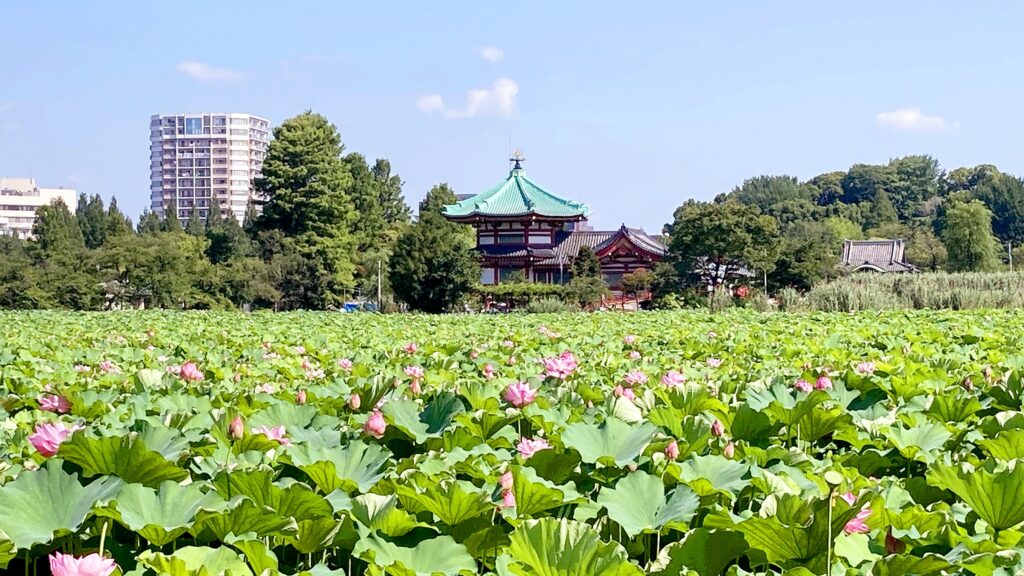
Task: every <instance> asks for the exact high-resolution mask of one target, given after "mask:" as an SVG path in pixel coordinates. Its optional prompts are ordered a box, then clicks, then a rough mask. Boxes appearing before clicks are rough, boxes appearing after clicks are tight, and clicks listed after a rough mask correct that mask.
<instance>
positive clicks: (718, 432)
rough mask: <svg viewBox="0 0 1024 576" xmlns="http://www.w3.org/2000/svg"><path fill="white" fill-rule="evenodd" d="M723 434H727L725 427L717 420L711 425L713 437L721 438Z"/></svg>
mask: <svg viewBox="0 0 1024 576" xmlns="http://www.w3.org/2000/svg"><path fill="white" fill-rule="evenodd" d="M722 434H725V426H724V425H723V424H722V421H721V420H715V421H714V422H712V423H711V435H712V436H714V437H715V438H721V437H722Z"/></svg>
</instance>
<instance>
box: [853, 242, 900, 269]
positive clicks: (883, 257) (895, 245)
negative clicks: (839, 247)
mask: <svg viewBox="0 0 1024 576" xmlns="http://www.w3.org/2000/svg"><path fill="white" fill-rule="evenodd" d="M905 249H906V245H905V244H903V240H847V241H845V242H843V259H842V266H843V267H844V268H847V269H849V270H851V271H856V270H874V271H877V272H915V271H917V268H915V267H914V266H912V265H911V264H907V258H906V253H905Z"/></svg>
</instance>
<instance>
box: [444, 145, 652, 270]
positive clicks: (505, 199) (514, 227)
mask: <svg viewBox="0 0 1024 576" xmlns="http://www.w3.org/2000/svg"><path fill="white" fill-rule="evenodd" d="M523 160H525V159H524V158H523V157H522V155H521V154H519V152H518V151H517V152H516V154H515V155H514V156H513V158H512V159H511V162H513V163H514V164H513V167H512V170H511V171H510V172H509V175H508V178H506V179H505V181H504V182H502V183H500V184H498V185H497V186H495V187H494V188H491V189H490V190H488V191H486V192H484V193H482V194H477V195H475V196H470V197H468V198H463V199H460V200H459V202H457V203H456V204H453V205H450V206H445V209H444V216H445V218H447V219H448V220H451V221H452V222H461V223H465V224H470V225H472V226H473V227H474V228H475V229H476V246H477V250H478V251H479V252H480V261H481V262H480V265H481V269H482V271H483V272H482V276H481V279H480V280H481V283H483V284H498V283H501V282H502V281H504V280H506V279H508V278H509V277H510V276H519V273H521V274H522V275H523V276H524V277H525V278H526V279H527V280H530V281H532V282H543V283H549V284H564V283H566V282H568V281H569V280H570V268H571V266H572V261H573V259H574V258H575V257H576V254H577V253H578V252H579V250H580V248H582V247H583V246H587V247H589V248H590V249H591V250H593V251H594V253H595V254H596V255H597V258H598V260H600V262H601V273H602V275H603V276H604V281H605V283H606V284H608V286H609V287H610V288H611V289H613V290H614V289H617V288H619V285H620V283H621V280H622V276H623V275H624V274H628V273H630V272H633V271H635V270H638V269H641V268H645V269H651V268H652V267H653V266H654V264H655V263H656V262H658V261H660V260H661V259H662V258H664V257H665V252H666V248H665V245H664V244H662V243H661V242H660V241H658V240H657V239H655V238H653V237H651V236H649V235H648V234H647V233H646V232H644V231H643V230H640V229H638V228H628V227H626V226H625V225H623V226H621V227H620V228H619V229H618V230H610V231H595V230H592V229H590V226H589V225H588V224H587V216H588V215H589V214H590V208H589V207H588V206H586V205H584V204H581V203H579V202H575V201H572V200H567V199H565V198H562V197H560V196H557V195H555V194H552V193H551V192H548V191H547V190H545V189H543V188H541V187H540V186H538V185H537V184H536V183H534V182H533V181H532V180H530V179H529V178H527V177H526V174H525V172H524V171H523Z"/></svg>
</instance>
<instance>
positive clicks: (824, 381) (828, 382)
mask: <svg viewBox="0 0 1024 576" xmlns="http://www.w3.org/2000/svg"><path fill="white" fill-rule="evenodd" d="M814 389H815V390H831V389H832V379H831V378H829V377H828V376H824V375H822V376H819V377H818V381H817V382H815V383H814Z"/></svg>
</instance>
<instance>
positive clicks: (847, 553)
mask: <svg viewBox="0 0 1024 576" xmlns="http://www.w3.org/2000/svg"><path fill="white" fill-rule="evenodd" d="M832 552H833V553H834V554H835V555H836V556H837V557H840V558H843V559H844V560H846V562H847V564H849V565H850V566H853V567H854V568H857V567H859V566H862V565H865V564H868V563H874V562H875V561H877V560H878V559H879V558H881V556H880V555H879V554H876V553H875V552H873V551H872V550H871V545H870V543H869V539H868V535H867V534H840V535H838V536H836V541H835V545H834V546H833V548H832Z"/></svg>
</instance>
